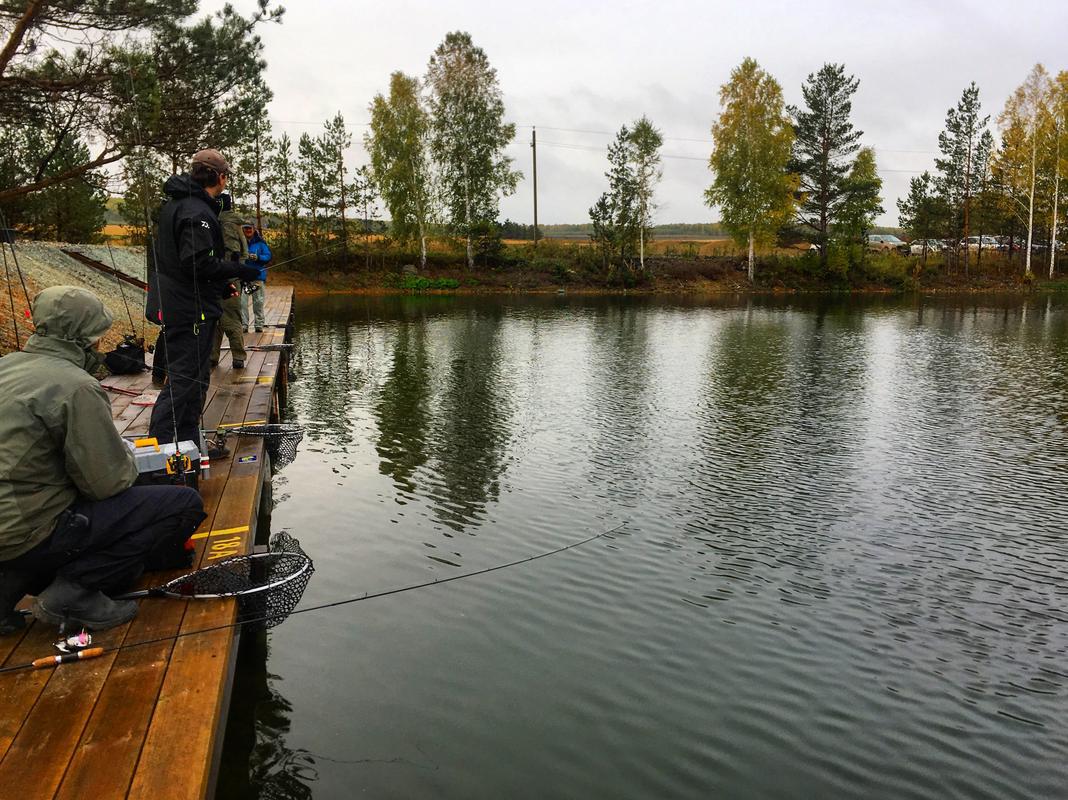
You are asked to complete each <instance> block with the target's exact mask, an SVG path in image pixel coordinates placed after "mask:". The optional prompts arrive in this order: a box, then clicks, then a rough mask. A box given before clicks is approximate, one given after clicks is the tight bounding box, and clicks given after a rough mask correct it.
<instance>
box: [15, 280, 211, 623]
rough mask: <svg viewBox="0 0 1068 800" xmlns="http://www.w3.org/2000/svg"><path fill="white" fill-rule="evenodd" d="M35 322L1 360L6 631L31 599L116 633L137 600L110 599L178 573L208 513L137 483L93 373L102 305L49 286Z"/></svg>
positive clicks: (54, 619)
mask: <svg viewBox="0 0 1068 800" xmlns="http://www.w3.org/2000/svg"><path fill="white" fill-rule="evenodd" d="M33 323H34V328H35V333H34V334H33V336H31V337H30V338H29V340H28V341H27V342H26V346H25V348H24V349H23V350H22V351H21V352H17V353H10V354H8V355H6V356H4V357H3V358H0V633H6V632H10V631H11V630H14V629H17V628H19V627H21V626H22V617H21V615H20V614H18V613H16V612H15V610H14V608H15V604H16V603H17V602H18V601H19V600H21V599H22V597H23V596H24V595H26V594H37V595H38V596H37V602H36V605H35V608H34V613H35V614H36V615H37V616H38V618H40V619H42V620H45V621H47V622H51V623H54V624H58V623H61V622H64V621H68V622H71V623H75V624H78V625H83V626H85V627H88V628H94V629H101V628H107V627H111V626H113V625H118V624H120V623H122V622H125V621H126V620H128V619H130V618H132V617H133V616H134V614H136V613H137V605H136V603H133V602H131V601H122V602H116V601H114V600H111V599H110V598H109V597H107V595H106V594H105V592H110V593H112V594H114V593H117V592H120V591H122V590H124V589H125V588H127V587H128V586H129V585H130V584H131V583H132V582H133V580H134V579H136V578H137V577H138V576H139V575H140V574H141V572H142V571H143V570H144V569H145V568H152V567H153V566H155V567H157V568H159V567H163V566H177V564H176V563H174V562H175V551H176V550H178V551H180V550H181V549H182V545H183V544H184V542H185V541H186V540H187V539H188V538H189V536H190V535H192V533H193V531H194V530H195V529H196V527H197V525H199V524H200V522H201V520H203V519H204V516H205V515H204V507H203V503H202V502H201V499H200V495H199V494H198V493H197V492H196V491H194V490H193V489H189V488H186V487H184V486H134V485H133V484H134V481H135V480H136V479H137V468H136V466H135V463H134V458H133V454H132V451H131V449H130V447H129V446H127V444H126V442H124V441H123V439H122V437H120V436H119V434H118V432H117V431H116V429H115V425H114V423H113V422H112V420H111V405H110V403H109V402H108V398H107V395H106V394H105V393H104V390H103V389H102V388H101V386H100V383H99V382H98V381H97V380H96V379H95V378H93V376H92V375H91V374H90V373H91V372H92V371H93V370H94V369H95V368H96V367H97V366H98V365H99V363H100V356H99V353H98V352H97V344H98V342H99V340H100V338H101V337H102V336H103V335H104V334H105V333H106V332H107V330H108V328H110V327H111V315H110V314H109V313H108V311H107V309H106V308H104V305H103V303H101V302H100V300H99V298H97V297H96V295H94V294H93V293H92V292H89V291H87V290H85V289H80V288H77V287H74V286H53V287H51V288H48V289H45V290H44V291H43V292H41V293H40V294H39V295H37V297H36V298H34V301H33ZM42 589H43V591H41V590H42ZM38 593H39V594H38Z"/></svg>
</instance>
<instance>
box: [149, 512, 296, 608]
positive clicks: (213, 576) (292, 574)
mask: <svg viewBox="0 0 1068 800" xmlns="http://www.w3.org/2000/svg"><path fill="white" fill-rule="evenodd" d="M313 572H315V566H314V565H313V564H312V561H311V559H310V558H308V556H307V555H306V554H305V552H304V550H303V549H301V546H300V542H299V541H298V540H297V539H294V538H293V537H292V536H290V535H289V534H288V533H286V532H285V531H281V532H279V533H277V534H275V535H274V537H273V538H272V539H271V546H270V551H269V552H267V553H262V554H257V555H253V556H237V557H235V558H228V559H226V560H225V561H220V562H219V563H217V564H212V565H211V566H209V567H205V568H203V569H198V570H197V571H196V572H191V573H190V574H189V575H183V576H182V577H180V578H176V579H175V580H173V581H171V582H170V583H168V584H166V585H165V586H164V588H165V589H167V590H168V591H170V592H174V593H177V594H181V595H185V596H190V597H193V596H197V595H225V596H234V597H237V601H238V615H239V618H240V619H241V620H243V621H244V620H248V621H249V622H248V623H247V624H249V625H250V626H254V627H259V628H273V627H274V626H275V625H277V624H278V623H280V622H282V621H283V620H285V618H286V617H288V616H289V615H290V613H291V612H292V611H293V609H294V608H296V606H297V603H299V602H300V598H301V597H302V596H303V595H304V590H305V589H306V588H307V586H308V582H309V581H310V580H311V576H312V573H313Z"/></svg>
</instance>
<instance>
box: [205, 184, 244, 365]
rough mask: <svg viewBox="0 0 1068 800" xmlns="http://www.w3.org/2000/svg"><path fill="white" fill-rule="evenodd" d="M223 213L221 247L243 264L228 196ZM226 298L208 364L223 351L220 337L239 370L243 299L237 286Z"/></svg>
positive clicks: (237, 226) (240, 236)
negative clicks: (224, 338)
mask: <svg viewBox="0 0 1068 800" xmlns="http://www.w3.org/2000/svg"><path fill="white" fill-rule="evenodd" d="M219 202H220V205H221V206H222V211H221V212H220V214H219V222H220V224H221V225H222V231H223V248H224V250H225V258H226V260H227V261H236V262H238V263H244V262H245V260H246V259H247V258H248V242H246V241H245V236H244V234H243V233H241V223H242V220H241V218H240V217H238V215H237V212H236V211H234V201H233V198H231V197H230V195H229V194H221V195H219ZM230 286H231V289H229V290H228V291H229V296H228V297H226V298H224V299H223V301H222V312H223V313H222V318H221V320H220V321H219V325H218V327H216V329H215V341H214V344H213V345H212V349H211V365H212V366H213V367H214V366H217V365H218V363H219V351H220V350H221V349H222V340H223V334H226V338H227V339H228V340H229V341H230V355H231V356H233V359H234V369H242V368H243V367H244V366H245V359H246V358H247V357H248V354H247V353H246V352H245V337H244V336H243V335H242V331H241V306H243V305H244V304H245V297H244V295H243V294H242V293H241V291H240V290H239V289H238V287H237V286H234V285H233V284H230Z"/></svg>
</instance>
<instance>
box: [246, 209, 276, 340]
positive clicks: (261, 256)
mask: <svg viewBox="0 0 1068 800" xmlns="http://www.w3.org/2000/svg"><path fill="white" fill-rule="evenodd" d="M241 230H242V232H243V233H244V234H245V238H246V239H247V240H248V261H246V262H245V264H247V265H248V266H250V267H257V268H258V269H259V271H260V276H259V278H258V279H257V280H254V281H250V283H252V284H253V286H254V287H255V288H254V289H253V291H252V315H253V318H254V320H255V324H256V332H257V333H259V332H261V331H262V330H263V300H264V294H265V293H266V292H265V291H264V284H265V283H267V264H268V263H269V262H270V260H271V248H270V247H268V246H267V242H265V241H263V237H262V236H260V232H259V231H258V230H256V228H255V227H253V226H252V225H250V224H246V225H244V226H243V227H242V228H241ZM241 326H242V327H243V328H244V330H245V333H248V303H246V302H245V298H243V297H242V298H241Z"/></svg>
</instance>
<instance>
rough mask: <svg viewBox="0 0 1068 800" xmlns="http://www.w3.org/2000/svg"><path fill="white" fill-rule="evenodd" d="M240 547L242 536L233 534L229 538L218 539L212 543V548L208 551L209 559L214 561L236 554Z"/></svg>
mask: <svg viewBox="0 0 1068 800" xmlns="http://www.w3.org/2000/svg"><path fill="white" fill-rule="evenodd" d="M240 549H241V537H240V536H232V537H230V538H229V539H216V540H215V541H214V542H212V543H211V550H210V551H209V552H208V561H214V560H215V559H216V558H229V557H230V556H236V555H237V552H238V550H240Z"/></svg>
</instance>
